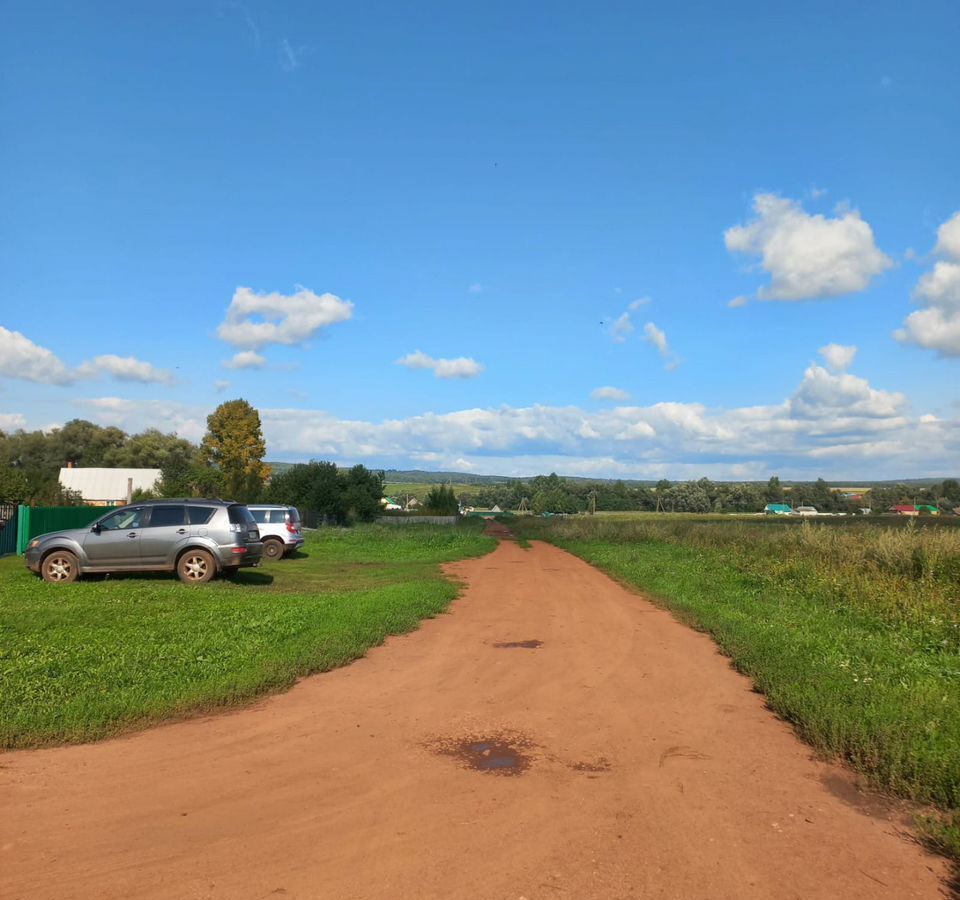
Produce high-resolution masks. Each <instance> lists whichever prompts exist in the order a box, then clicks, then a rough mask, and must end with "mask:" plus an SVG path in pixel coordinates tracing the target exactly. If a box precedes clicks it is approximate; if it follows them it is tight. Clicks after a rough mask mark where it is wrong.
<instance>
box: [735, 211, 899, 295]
mask: <svg viewBox="0 0 960 900" xmlns="http://www.w3.org/2000/svg"><path fill="white" fill-rule="evenodd" d="M753 210H754V213H755V218H754V219H753V220H752V221H750V222H748V223H747V224H746V225H734V226H732V227H731V228H728V229H727V230H726V231H725V232H724V235H723V237H724V243H725V244H726V247H727V250H728V251H729V252H731V253H743V254H748V255H754V256H759V257H760V265H761V267H762V269H763V270H764V271H765V272H767V273H768V274H769V275H770V283H769V284H767V285H764V286H763V287H761V288H760V289H759V291H757V298H758V299H759V300H785V301H797V300H814V299H819V298H823V297H836V296H840V295H842V294H855V293H859V292H860V291H863V290H866V288H867V287H868V286H869V284H870V282H871V281H872V280H873V279H874V278H875V277H876V276H878V275H880V274H881V273H882V272H884V271H885V270H886V269H889V268H890V267H891V266H892V265H893V261H892V260H891V259H890V257H889V256H887V255H886V254H885V253H882V252H881V251H880V250H879V249H878V248H877V246H876V243H875V242H874V237H873V229H871V227H870V225H869V224H868V223H867V222H865V221H864V220H863V219H862V218H861V217H860V213H859V212H858V211H857V210H855V209H846V208H842V207H838V209H837V210H836V217H835V218H828V217H826V216H823V215H821V214H816V215H810V214H809V213H807V212H806V211H805V210H804V209H803V207H802V206H801V204H800V203H798V202H797V201H795V200H790V199H789V198H785V197H779V196H777V195H776V194H765V193H759V194H757V195H756V196H755V197H754V201H753Z"/></svg>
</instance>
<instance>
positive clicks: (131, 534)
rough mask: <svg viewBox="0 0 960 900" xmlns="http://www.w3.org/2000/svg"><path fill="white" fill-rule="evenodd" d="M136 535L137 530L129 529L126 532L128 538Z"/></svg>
mask: <svg viewBox="0 0 960 900" xmlns="http://www.w3.org/2000/svg"><path fill="white" fill-rule="evenodd" d="M136 536H137V532H136V531H130V532H128V533H127V537H129V538H134V537H136Z"/></svg>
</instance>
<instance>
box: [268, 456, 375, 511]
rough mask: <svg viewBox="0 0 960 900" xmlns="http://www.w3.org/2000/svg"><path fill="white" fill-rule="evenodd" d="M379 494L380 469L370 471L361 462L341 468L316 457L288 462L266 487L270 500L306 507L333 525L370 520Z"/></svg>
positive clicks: (302, 509) (300, 507)
mask: <svg viewBox="0 0 960 900" xmlns="http://www.w3.org/2000/svg"><path fill="white" fill-rule="evenodd" d="M382 496H383V472H371V471H370V470H369V469H367V468H366V467H364V466H354V467H353V468H352V469H348V470H347V471H342V470H340V469H338V468H337V466H336V465H335V464H334V463H332V462H320V461H317V460H313V461H311V462H309V463H306V464H305V465H295V466H291V467H290V468H289V469H287V470H286V471H285V472H283V473H282V474H281V475H278V476H276V477H275V478H273V479H272V481H271V482H270V485H269V487H268V488H267V498H268V499H269V501H270V502H271V503H286V504H289V505H290V506H296V507H297V508H298V509H299V510H301V512H304V511H307V510H309V511H310V512H313V513H316V514H317V515H318V516H319V517H320V518H321V519H322V520H323V521H326V522H330V523H335V524H337V525H347V524H350V523H352V522H371V521H373V519H374V518H375V517H376V515H377V513H378V512H379V511H380V498H381V497H382Z"/></svg>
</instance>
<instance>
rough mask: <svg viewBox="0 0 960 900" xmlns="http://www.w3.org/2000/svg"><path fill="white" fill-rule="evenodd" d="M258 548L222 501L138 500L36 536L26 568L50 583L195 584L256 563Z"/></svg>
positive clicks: (244, 514)
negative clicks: (115, 576)
mask: <svg viewBox="0 0 960 900" xmlns="http://www.w3.org/2000/svg"><path fill="white" fill-rule="evenodd" d="M262 553H263V544H262V543H261V542H260V533H259V531H258V530H257V523H256V522H255V521H254V520H253V516H251V515H250V510H248V509H247V508H246V507H245V506H243V505H242V504H240V503H231V502H229V501H227V500H195V499H191V500H144V501H143V502H141V503H133V504H131V505H129V506H122V507H120V509H117V510H114V511H113V512H110V513H107V514H106V515H105V516H101V517H100V518H99V519H97V520H96V521H95V522H94V523H93V524H92V525H88V526H87V527H86V528H71V529H69V530H68V531H54V532H52V533H50V534H42V535H40V536H39V537H36V538H34V539H33V540H32V541H30V543H29V544H27V552H26V562H27V568H29V569H30V570H31V571H32V572H35V573H37V574H39V575H41V576H42V577H43V580H44V581H49V582H52V583H53V584H67V583H69V582H71V581H76V580H77V577H78V576H80V575H86V574H93V573H102V572H176V573H177V575H179V576H180V580H181V581H184V582H186V583H187V584H202V583H203V582H205V581H209V580H210V579H211V578H213V577H214V576H215V575H216V574H217V573H218V572H222V573H223V574H226V575H230V574H233V573H236V571H237V570H238V569H239V568H240V567H241V566H256V565H259V563H260V557H261V555H262Z"/></svg>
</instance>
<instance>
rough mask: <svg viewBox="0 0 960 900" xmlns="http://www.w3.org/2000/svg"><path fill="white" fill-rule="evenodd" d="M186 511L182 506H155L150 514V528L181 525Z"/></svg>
mask: <svg viewBox="0 0 960 900" xmlns="http://www.w3.org/2000/svg"><path fill="white" fill-rule="evenodd" d="M185 513H186V510H185V508H184V507H182V506H155V507H153V509H152V511H151V512H150V526H149V527H150V528H163V527H165V526H167V527H169V526H170V525H183V523H184V516H185Z"/></svg>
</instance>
